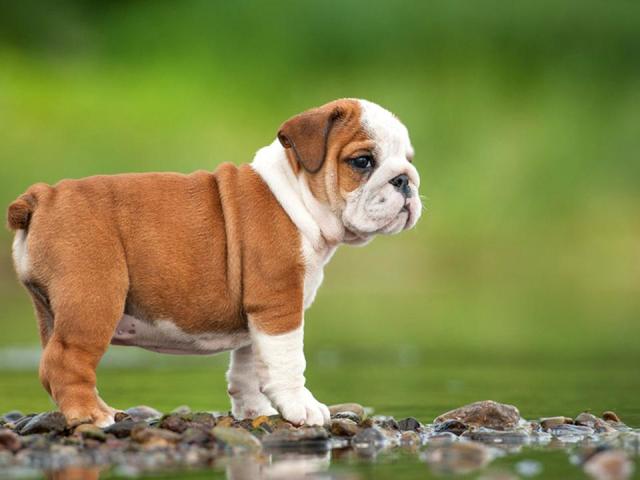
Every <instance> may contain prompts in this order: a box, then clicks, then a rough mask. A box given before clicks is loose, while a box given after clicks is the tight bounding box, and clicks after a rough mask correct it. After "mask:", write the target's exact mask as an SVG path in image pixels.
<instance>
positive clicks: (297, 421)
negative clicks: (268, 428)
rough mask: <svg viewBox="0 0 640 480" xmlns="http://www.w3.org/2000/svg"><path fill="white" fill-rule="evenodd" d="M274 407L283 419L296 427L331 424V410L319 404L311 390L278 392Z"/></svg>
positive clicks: (301, 389)
mask: <svg viewBox="0 0 640 480" xmlns="http://www.w3.org/2000/svg"><path fill="white" fill-rule="evenodd" d="M274 405H275V406H276V408H277V409H278V410H279V411H280V414H281V415H282V418H284V419H285V420H287V421H289V422H291V423H293V424H294V425H326V424H328V423H329V418H330V415H329V409H328V408H327V406H326V405H324V404H322V403H320V402H318V401H317V400H316V399H315V398H314V396H313V395H312V394H311V392H310V391H309V390H307V389H306V388H304V387H302V388H299V389H295V390H290V391H285V392H278V394H276V395H275V398H274Z"/></svg>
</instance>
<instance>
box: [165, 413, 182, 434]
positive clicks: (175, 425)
mask: <svg viewBox="0 0 640 480" xmlns="http://www.w3.org/2000/svg"><path fill="white" fill-rule="evenodd" d="M158 427H160V428H164V429H166V430H171V431H172V432H176V433H182V432H184V431H185V430H186V429H187V428H189V421H188V420H187V419H185V418H184V416H183V415H182V414H179V413H171V414H169V415H165V416H164V417H162V420H160V423H159V424H158Z"/></svg>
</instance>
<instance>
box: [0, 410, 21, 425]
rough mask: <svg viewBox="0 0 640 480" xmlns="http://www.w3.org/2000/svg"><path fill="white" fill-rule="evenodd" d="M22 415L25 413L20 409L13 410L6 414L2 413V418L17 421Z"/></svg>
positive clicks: (7, 420)
mask: <svg viewBox="0 0 640 480" xmlns="http://www.w3.org/2000/svg"><path fill="white" fill-rule="evenodd" d="M22 417H24V414H23V413H22V412H21V411H19V410H11V411H10V412H7V413H5V414H4V415H2V419H3V420H4V421H5V422H7V423H9V422H11V423H15V422H17V421H18V420H20V419H21V418H22Z"/></svg>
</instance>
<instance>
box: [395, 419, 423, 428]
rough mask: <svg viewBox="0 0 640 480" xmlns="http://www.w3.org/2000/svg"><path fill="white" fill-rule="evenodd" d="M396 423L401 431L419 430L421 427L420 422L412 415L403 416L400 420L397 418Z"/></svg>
mask: <svg viewBox="0 0 640 480" xmlns="http://www.w3.org/2000/svg"><path fill="white" fill-rule="evenodd" d="M397 424H398V428H399V429H400V431H401V432H407V431H413V432H419V431H420V430H421V429H422V424H421V423H420V422H419V421H418V420H416V419H415V418H413V417H407V418H403V419H402V420H398V422H397Z"/></svg>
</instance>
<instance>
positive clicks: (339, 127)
mask: <svg viewBox="0 0 640 480" xmlns="http://www.w3.org/2000/svg"><path fill="white" fill-rule="evenodd" d="M361 114H362V112H361V107H360V104H359V103H358V102H357V101H356V100H350V99H342V100H336V101H334V102H331V103H328V104H326V105H323V106H322V107H319V108H315V109H312V110H309V111H307V112H304V113H301V114H300V115H297V116H295V117H293V118H291V119H289V120H287V122H285V123H284V124H283V126H282V127H281V129H280V133H281V134H282V136H284V137H285V139H286V140H289V142H287V141H284V142H283V140H282V138H281V142H283V145H284V146H285V147H287V145H289V147H290V148H287V150H286V151H287V155H288V158H289V162H290V163H291V164H299V163H300V162H301V156H300V152H306V155H307V156H308V157H309V158H313V159H316V160H314V162H313V163H314V165H315V166H316V168H315V169H309V168H304V169H303V170H302V171H303V172H304V174H305V176H306V178H307V183H308V185H309V189H310V190H311V192H312V193H313V195H314V196H315V197H316V198H317V199H318V200H320V201H321V202H324V203H328V204H330V205H332V206H333V207H336V208H338V207H340V206H342V203H343V202H344V198H345V196H346V195H347V194H348V193H349V192H352V191H353V190H355V189H356V188H358V187H359V186H360V185H361V184H362V183H363V182H364V181H366V178H364V177H363V176H362V174H361V173H358V172H356V171H355V170H354V169H353V168H351V166H350V165H349V164H348V163H347V160H348V159H350V158H354V157H356V156H358V155H364V154H371V153H372V152H373V148H374V141H373V140H372V139H371V138H370V136H369V135H368V134H367V132H366V131H365V130H364V128H363V126H362V119H361ZM310 126H313V128H311V127H310ZM291 139H293V141H292V140H291ZM294 141H295V145H296V148H293V147H292V146H291V144H293V143H294ZM319 155H322V156H321V160H320V161H318V160H317V158H318V156H319ZM318 165H319V167H318ZM298 168H299V167H298Z"/></svg>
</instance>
